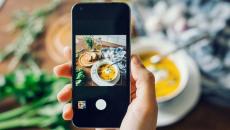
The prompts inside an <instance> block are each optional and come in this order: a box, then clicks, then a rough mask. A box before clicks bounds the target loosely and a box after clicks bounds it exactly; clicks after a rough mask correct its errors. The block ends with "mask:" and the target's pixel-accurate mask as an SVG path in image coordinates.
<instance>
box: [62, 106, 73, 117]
mask: <svg viewBox="0 0 230 130" xmlns="http://www.w3.org/2000/svg"><path fill="white" fill-rule="evenodd" d="M62 117H63V119H64V120H72V118H73V109H72V105H71V104H70V103H68V104H65V106H64V108H63V113H62Z"/></svg>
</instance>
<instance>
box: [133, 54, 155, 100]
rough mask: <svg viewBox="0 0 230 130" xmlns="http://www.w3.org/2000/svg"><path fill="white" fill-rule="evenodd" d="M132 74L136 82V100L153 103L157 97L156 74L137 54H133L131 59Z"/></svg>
mask: <svg viewBox="0 0 230 130" xmlns="http://www.w3.org/2000/svg"><path fill="white" fill-rule="evenodd" d="M131 74H132V77H133V79H134V80H135V82H136V83H135V86H136V100H141V101H143V102H146V101H149V102H152V103H153V101H155V99H156V98H155V79H154V76H153V74H152V73H151V72H149V71H148V70H147V69H146V68H145V67H144V65H143V64H142V63H141V60H140V58H139V57H138V56H136V55H134V56H132V59H131Z"/></svg>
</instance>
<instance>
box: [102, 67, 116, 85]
mask: <svg viewBox="0 0 230 130" xmlns="http://www.w3.org/2000/svg"><path fill="white" fill-rule="evenodd" d="M98 75H99V77H100V78H101V79H103V80H106V81H112V80H114V79H115V78H116V76H117V70H116V68H115V66H114V65H111V64H103V65H101V66H99V67H98Z"/></svg>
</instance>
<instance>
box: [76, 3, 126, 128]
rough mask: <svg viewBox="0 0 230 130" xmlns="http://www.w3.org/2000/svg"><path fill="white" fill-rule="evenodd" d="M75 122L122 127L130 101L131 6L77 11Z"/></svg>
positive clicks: (82, 5)
mask: <svg viewBox="0 0 230 130" xmlns="http://www.w3.org/2000/svg"><path fill="white" fill-rule="evenodd" d="M72 66H73V69H72V70H73V71H72V78H73V79H72V85H73V89H72V90H73V91H72V97H73V101H72V107H73V112H74V117H73V124H74V125H75V126H77V127H83V128H84V127H85V128H117V127H120V124H121V121H122V119H123V117H124V115H125V113H126V111H127V108H128V105H129V103H130V8H129V6H128V5H127V4H124V3H80V4H76V5H75V6H74V7H73V8H72Z"/></svg>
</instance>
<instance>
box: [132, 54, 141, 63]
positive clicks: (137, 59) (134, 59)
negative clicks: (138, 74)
mask: <svg viewBox="0 0 230 130" xmlns="http://www.w3.org/2000/svg"><path fill="white" fill-rule="evenodd" d="M132 59H133V63H134V64H136V65H142V63H141V60H140V58H139V57H138V56H136V55H134V56H133V57H132Z"/></svg>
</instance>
